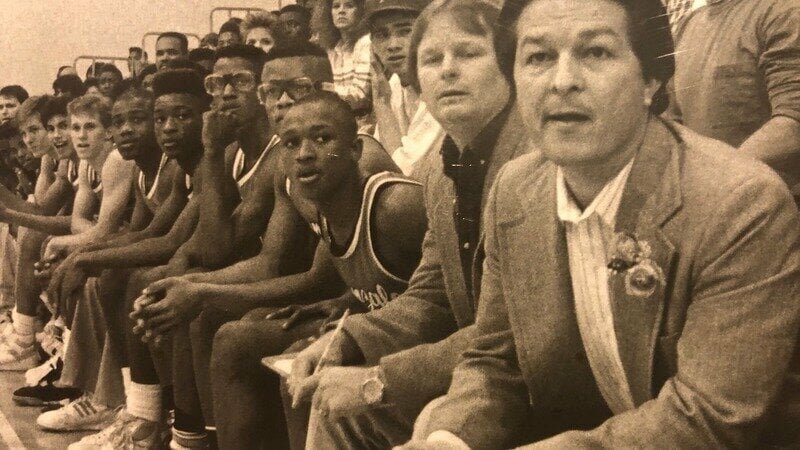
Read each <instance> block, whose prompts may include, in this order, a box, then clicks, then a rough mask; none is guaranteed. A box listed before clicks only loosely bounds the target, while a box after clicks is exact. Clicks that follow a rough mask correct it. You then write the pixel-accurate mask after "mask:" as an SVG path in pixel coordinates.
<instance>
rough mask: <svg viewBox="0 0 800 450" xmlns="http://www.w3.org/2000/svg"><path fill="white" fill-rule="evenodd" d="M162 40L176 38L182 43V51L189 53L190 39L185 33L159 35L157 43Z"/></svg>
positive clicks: (171, 32) (172, 32) (169, 32)
mask: <svg viewBox="0 0 800 450" xmlns="http://www.w3.org/2000/svg"><path fill="white" fill-rule="evenodd" d="M161 38H174V39H177V40H178V41H180V43H181V51H182V52H183V53H188V52H189V39H187V38H186V35H185V34H183V33H178V32H177V31H165V32H163V33H161V34H159V35H158V38H156V42H158V41H160V40H161Z"/></svg>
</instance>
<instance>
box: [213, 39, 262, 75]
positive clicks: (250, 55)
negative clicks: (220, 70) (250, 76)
mask: <svg viewBox="0 0 800 450" xmlns="http://www.w3.org/2000/svg"><path fill="white" fill-rule="evenodd" d="M266 57H267V55H266V53H264V50H261V49H260V48H258V47H254V46H252V45H244V44H233V45H228V46H225V47H220V48H218V49H217V51H216V53H215V54H214V64H216V63H217V61H219V60H220V59H222V58H242V59H246V60H248V61H250V63H252V64H253V66H254V68H255V70H256V73H255V75H256V80H259V81H260V80H261V69H263V68H264V62H265V61H266Z"/></svg>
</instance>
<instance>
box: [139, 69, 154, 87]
mask: <svg viewBox="0 0 800 450" xmlns="http://www.w3.org/2000/svg"><path fill="white" fill-rule="evenodd" d="M157 71H158V67H157V66H156V65H155V64H148V65H146V66H145V67H144V69H142V71H141V72H140V73H139V85H140V86H141V87H142V88H143V89H146V90H148V91H151V92H152V91H153V76H155V74H156V72H157Z"/></svg>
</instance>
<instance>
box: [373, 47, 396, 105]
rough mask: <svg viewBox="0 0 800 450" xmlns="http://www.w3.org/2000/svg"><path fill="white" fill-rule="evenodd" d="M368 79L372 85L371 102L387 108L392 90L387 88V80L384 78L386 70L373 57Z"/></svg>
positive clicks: (375, 57)
mask: <svg viewBox="0 0 800 450" xmlns="http://www.w3.org/2000/svg"><path fill="white" fill-rule="evenodd" d="M370 78H371V85H372V100H373V101H374V102H378V101H380V102H381V103H383V104H385V105H387V106H389V104H390V101H391V99H392V88H391V87H390V86H389V79H388V78H386V69H384V67H383V64H381V62H380V60H379V59H378V58H377V56H375V55H373V58H372V63H371V64H370Z"/></svg>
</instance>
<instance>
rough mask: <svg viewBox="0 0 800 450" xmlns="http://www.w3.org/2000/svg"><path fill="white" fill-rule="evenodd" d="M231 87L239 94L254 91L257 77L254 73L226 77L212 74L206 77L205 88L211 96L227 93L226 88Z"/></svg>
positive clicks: (246, 72)
mask: <svg viewBox="0 0 800 450" xmlns="http://www.w3.org/2000/svg"><path fill="white" fill-rule="evenodd" d="M227 85H231V87H233V88H234V89H236V90H237V91H239V92H245V91H252V90H253V89H255V87H256V76H255V75H253V72H248V71H242V72H235V73H226V74H224V75H217V74H213V73H212V74H211V75H209V76H207V77H206V80H205V88H206V92H208V94H209V95H213V96H217V95H222V93H223V92H225V86H227Z"/></svg>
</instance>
